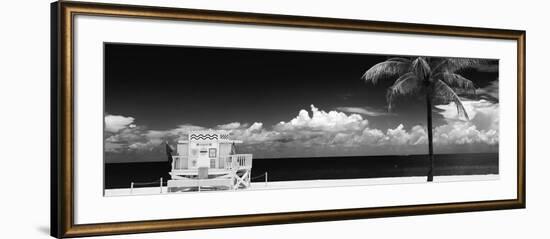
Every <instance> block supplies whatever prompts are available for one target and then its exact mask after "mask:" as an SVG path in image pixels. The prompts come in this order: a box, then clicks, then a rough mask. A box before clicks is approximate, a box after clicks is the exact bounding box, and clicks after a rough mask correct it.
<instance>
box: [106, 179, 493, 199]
mask: <svg viewBox="0 0 550 239" xmlns="http://www.w3.org/2000/svg"><path fill="white" fill-rule="evenodd" d="M498 179H499V176H498V175H495V174H490V175H458V176H437V177H434V182H433V183H445V182H460V181H487V180H498ZM408 183H426V177H393V178H364V179H334V180H324V179H323V180H300V181H275V182H267V183H265V182H254V183H251V185H250V187H249V188H246V189H237V190H234V191H245V190H247V191H250V190H273V189H293V188H316V187H350V186H369V185H388V184H408ZM206 192H227V190H202V191H201V192H198V191H190V192H175V193H206ZM158 194H168V189H167V187H166V186H164V187H162V188H161V187H160V186H157V187H143V188H133V189H130V188H117V189H107V190H105V196H106V197H113V196H133V195H158ZM170 194H174V193H170Z"/></svg>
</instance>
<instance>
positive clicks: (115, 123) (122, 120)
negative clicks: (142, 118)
mask: <svg viewBox="0 0 550 239" xmlns="http://www.w3.org/2000/svg"><path fill="white" fill-rule="evenodd" d="M133 122H134V118H133V117H124V116H121V115H107V116H105V130H106V131H108V132H112V133H116V132H118V131H120V130H122V129H125V128H128V127H135V125H134V124H132V123H133Z"/></svg>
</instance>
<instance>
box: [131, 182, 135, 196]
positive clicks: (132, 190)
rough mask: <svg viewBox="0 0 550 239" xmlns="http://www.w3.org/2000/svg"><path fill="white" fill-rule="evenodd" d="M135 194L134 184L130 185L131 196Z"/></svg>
mask: <svg viewBox="0 0 550 239" xmlns="http://www.w3.org/2000/svg"><path fill="white" fill-rule="evenodd" d="M133 193H134V182H132V183H130V194H133Z"/></svg>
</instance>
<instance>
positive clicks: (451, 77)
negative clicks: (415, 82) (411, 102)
mask: <svg viewBox="0 0 550 239" xmlns="http://www.w3.org/2000/svg"><path fill="white" fill-rule="evenodd" d="M433 78H434V79H438V80H442V81H443V82H445V83H446V84H447V85H448V86H450V87H452V88H459V89H462V90H465V91H471V92H473V94H475V92H476V88H475V86H474V83H473V82H472V81H471V80H468V79H467V78H465V77H463V76H461V75H459V74H456V73H452V72H447V71H445V72H440V73H437V74H435V75H434V76H433Z"/></svg>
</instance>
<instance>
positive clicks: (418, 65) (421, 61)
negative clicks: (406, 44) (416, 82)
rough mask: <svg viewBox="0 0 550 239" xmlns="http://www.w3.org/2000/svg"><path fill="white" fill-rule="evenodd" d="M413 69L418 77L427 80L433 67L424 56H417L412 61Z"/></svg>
mask: <svg viewBox="0 0 550 239" xmlns="http://www.w3.org/2000/svg"><path fill="white" fill-rule="evenodd" d="M411 71H412V72H414V74H415V75H416V77H418V79H421V80H426V79H428V76H429V75H430V73H431V68H430V65H429V64H428V62H427V61H426V59H425V58H424V57H417V58H416V59H414V61H413V62H412V65H411Z"/></svg>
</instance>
